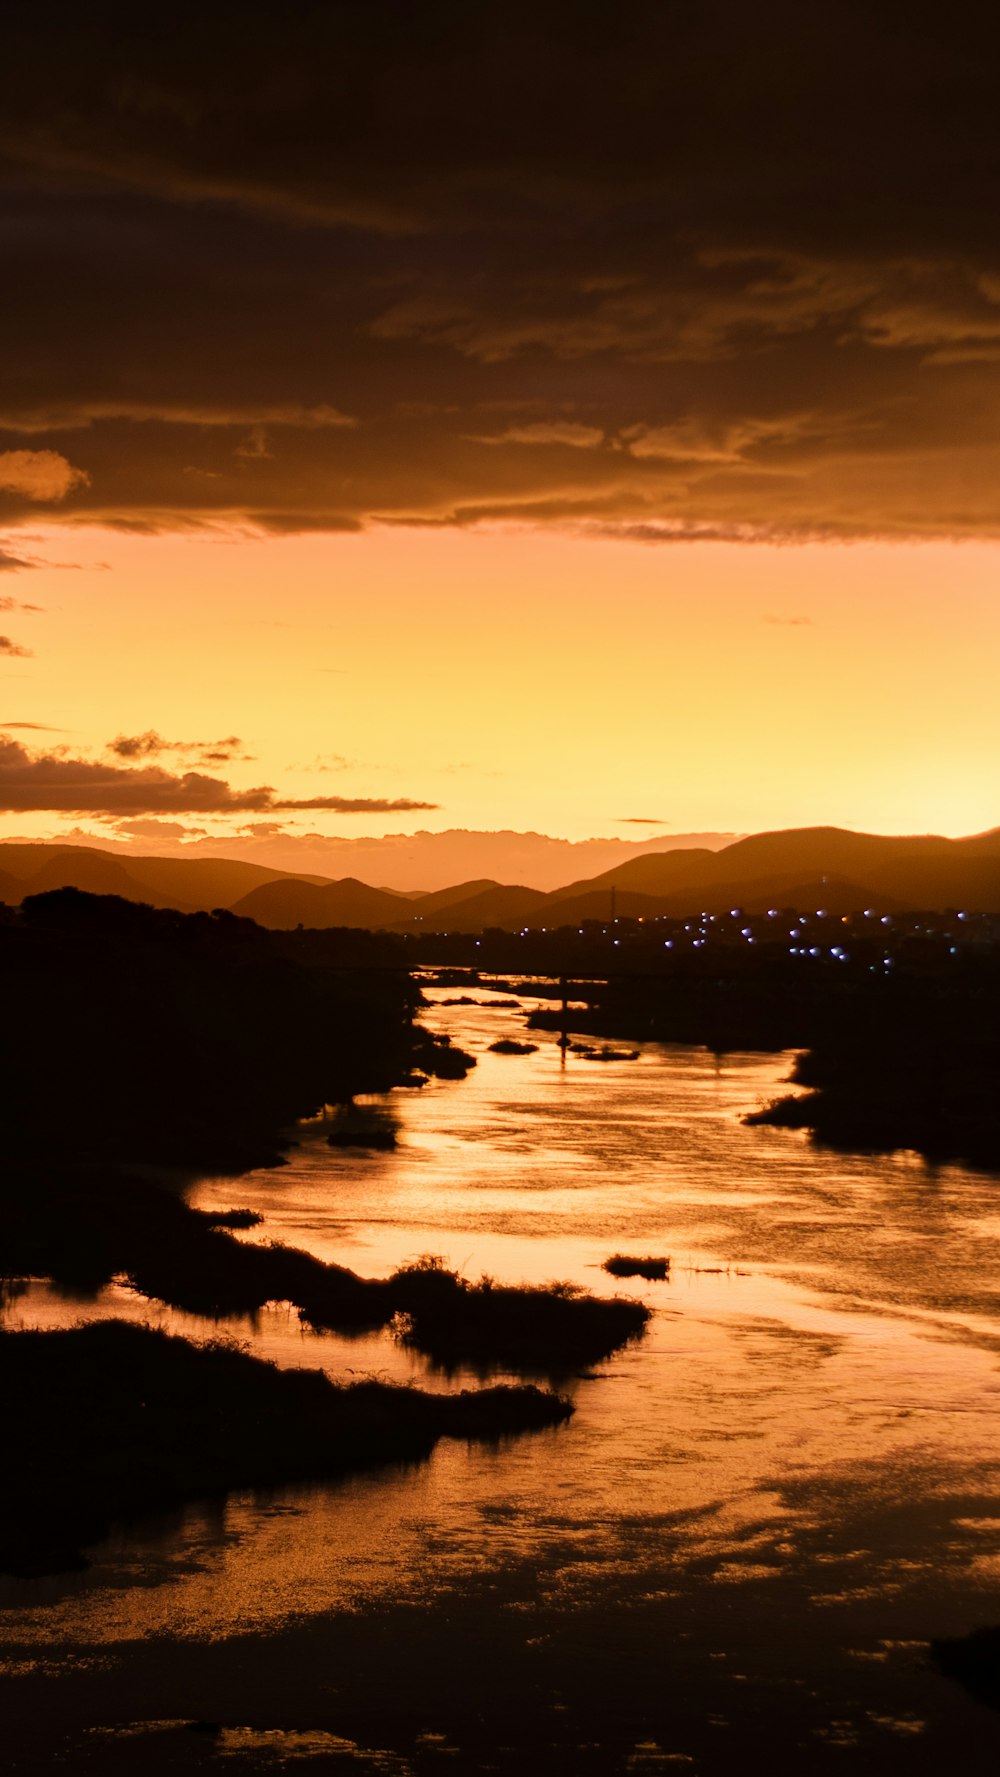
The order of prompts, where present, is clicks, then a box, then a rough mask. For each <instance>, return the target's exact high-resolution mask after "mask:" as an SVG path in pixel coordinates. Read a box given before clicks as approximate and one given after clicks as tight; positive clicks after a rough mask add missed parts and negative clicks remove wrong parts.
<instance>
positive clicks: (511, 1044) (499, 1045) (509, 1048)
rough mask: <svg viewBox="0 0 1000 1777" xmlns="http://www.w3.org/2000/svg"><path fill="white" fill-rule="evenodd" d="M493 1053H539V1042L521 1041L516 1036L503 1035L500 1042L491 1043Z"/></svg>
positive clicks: (490, 1050)
mask: <svg viewBox="0 0 1000 1777" xmlns="http://www.w3.org/2000/svg"><path fill="white" fill-rule="evenodd" d="M489 1052H490V1054H491V1055H537V1053H538V1044H537V1043H519V1042H518V1041H517V1039H516V1037H501V1038H500V1039H499V1041H498V1042H496V1043H491V1044H490V1048H489Z"/></svg>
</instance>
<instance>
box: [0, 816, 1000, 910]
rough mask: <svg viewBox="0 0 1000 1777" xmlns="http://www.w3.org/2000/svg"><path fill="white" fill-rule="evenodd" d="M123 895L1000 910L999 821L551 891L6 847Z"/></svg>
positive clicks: (588, 906)
mask: <svg viewBox="0 0 1000 1777" xmlns="http://www.w3.org/2000/svg"><path fill="white" fill-rule="evenodd" d="M54 888H80V889H86V890H89V891H90V892H91V893H93V894H115V895H120V896H121V897H122V898H123V899H125V900H129V901H143V902H146V903H147V904H149V905H151V906H153V907H172V908H175V909H177V910H178V911H180V912H189V911H191V910H200V911H211V910H212V909H213V908H216V907H226V908H229V909H230V910H231V911H232V912H234V913H237V914H239V915H241V916H244V917H246V918H248V919H254V920H256V921H257V922H258V924H260V925H263V926H268V927H270V928H272V929H274V930H281V929H289V930H290V929H293V928H294V927H296V926H300V925H302V926H309V927H314V928H317V929H326V928H329V927H333V926H353V927H366V928H368V929H371V930H374V931H378V930H386V931H397V932H421V931H423V932H428V931H453V932H460V933H468V932H478V931H483V930H486V929H488V928H490V927H500V928H503V929H506V930H512V931H513V930H517V929H519V928H520V927H522V926H528V925H530V926H533V927H538V926H548V927H557V926H560V925H574V924H580V923H582V922H583V921H584V920H595V919H596V920H608V919H610V918H612V917H617V918H619V919H653V918H655V917H657V915H667V916H672V917H675V918H676V917H680V916H686V915H688V914H690V913H700V912H708V913H717V912H723V911H727V910H728V909H729V908H730V907H742V908H745V909H746V911H747V912H748V913H751V912H757V911H760V910H762V909H765V908H767V907H769V906H779V907H786V906H787V907H801V908H803V909H806V908H810V907H812V908H817V907H826V908H828V909H829V911H830V912H831V913H833V912H837V913H848V912H852V911H854V910H856V909H858V908H860V907H865V906H871V907H874V908H876V909H877V910H878V911H880V912H891V911H893V910H899V911H906V910H911V911H913V910H916V909H927V910H931V909H942V910H943V909H945V908H948V907H952V908H967V909H968V910H970V911H974V912H985V913H1000V829H994V830H993V831H991V832H989V833H977V834H973V835H971V836H970V837H969V838H964V839H944V838H941V837H940V836H938V835H934V834H916V835H906V836H902V837H899V836H888V837H887V836H886V835H884V834H878V833H854V832H851V831H850V830H848V829H846V828H842V827H800V828H788V829H782V830H779V831H776V832H771V833H755V834H753V835H752V836H751V837H749V838H746V839H737V840H735V841H734V842H733V843H732V844H731V845H728V846H725V847H723V848H722V849H721V850H719V851H710V850H707V849H702V848H697V849H694V848H691V849H680V848H677V849H673V850H664V851H662V852H646V853H643V854H641V855H640V856H638V857H633V858H629V859H628V860H627V861H626V862H625V863H623V864H619V865H616V866H615V868H614V869H611V870H605V871H603V872H602V873H601V874H600V875H598V876H592V877H588V878H582V879H580V880H579V881H576V882H571V883H567V884H566V885H565V887H563V888H558V889H553V890H551V891H549V892H547V893H546V892H543V891H542V890H541V889H537V888H531V887H529V886H527V885H525V884H522V883H501V882H496V881H494V880H493V879H491V878H489V877H478V878H475V879H473V880H471V881H467V882H461V883H456V884H454V885H452V886H451V887H449V888H444V889H437V890H435V891H434V892H433V893H431V894H413V893H407V894H403V893H401V892H398V891H396V890H393V889H387V888H374V887H372V886H370V885H369V884H368V883H365V882H361V881H359V880H358V878H356V877H351V876H347V877H344V878H342V879H341V880H339V881H331V880H330V879H329V878H327V877H322V876H305V875H295V874H292V873H290V872H285V871H281V870H276V869H273V868H270V867H268V866H266V865H262V864H252V863H245V862H243V861H242V860H241V859H233V858H205V857H196V858H188V857H169V858H162V857H160V858H150V857H131V856H123V855H121V854H119V853H111V852H105V851H101V850H99V849H98V848H95V847H90V846H71V845H60V844H53V845H46V844H42V843H39V844H35V845H26V844H23V843H11V844H0V899H2V900H4V901H6V902H7V903H8V904H16V903H17V902H19V901H20V900H21V899H22V897H23V896H25V895H28V894H38V893H41V892H43V891H44V890H46V889H54Z"/></svg>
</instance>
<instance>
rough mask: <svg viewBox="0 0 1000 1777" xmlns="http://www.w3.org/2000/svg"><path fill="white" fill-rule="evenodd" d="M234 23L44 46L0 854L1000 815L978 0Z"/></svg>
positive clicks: (29, 239) (6, 576)
mask: <svg viewBox="0 0 1000 1777" xmlns="http://www.w3.org/2000/svg"><path fill="white" fill-rule="evenodd" d="M204 10H205V13H206V15H207V16H204V17H202V16H200V15H199V13H198V12H196V11H195V10H193V9H192V10H190V11H187V10H186V9H183V8H181V9H180V10H179V11H178V12H177V13H176V14H173V13H172V14H171V19H170V27H169V30H168V29H167V26H166V24H163V25H159V26H158V25H157V23H156V22H155V20H154V21H153V22H148V23H139V24H137V23H136V17H135V11H134V9H132V8H129V9H123V8H121V7H102V6H100V5H98V6H95V7H93V8H87V9H78V10H76V9H74V11H73V12H72V13H68V15H67V16H68V23H67V24H66V26H65V31H64V35H65V37H66V39H67V41H66V43H65V44H64V49H63V52H62V53H61V54H60V56H59V58H58V59H57V60H56V61H53V60H52V58H51V56H50V55H49V52H48V45H47V35H46V32H45V31H44V30H43V29H42V27H41V26H40V25H33V24H32V23H31V22H30V20H29V19H28V17H27V15H25V21H26V22H17V21H15V22H14V23H12V24H10V25H9V26H7V27H5V29H6V31H7V37H8V41H7V43H6V45H5V57H4V68H3V70H2V73H0V100H2V103H0V114H2V117H3V123H2V125H0V212H2V223H0V227H2V240H3V261H4V268H5V270H4V279H3V286H2V294H0V311H2V315H3V323H4V326H3V337H4V349H3V353H2V358H0V569H3V570H4V571H3V572H2V573H0V838H8V837H12V836H14V835H20V836H34V837H49V836H57V835H62V836H65V835H68V834H79V833H81V832H82V833H84V834H89V835H91V836H98V835H99V836H104V837H106V838H108V839H109V840H114V841H122V840H125V841H127V842H129V843H131V844H134V845H135V846H137V847H139V848H140V849H142V848H143V847H145V848H147V849H148V848H149V846H151V845H153V846H156V847H157V848H158V849H159V848H161V847H163V846H167V847H173V846H176V845H179V844H181V843H187V844H199V843H202V842H205V841H212V842H214V843H215V844H216V845H218V844H219V843H221V842H223V841H225V842H230V841H231V842H232V843H233V844H234V845H236V844H237V843H239V844H241V845H242V844H243V843H244V842H245V840H246V839H247V837H248V836H249V838H250V839H251V840H253V842H254V844H255V847H256V852H257V853H259V855H261V856H264V855H265V854H266V849H267V844H268V843H271V842H272V841H273V840H275V839H276V838H277V836H279V835H282V834H285V835H290V836H292V837H293V838H294V837H296V836H298V837H302V836H305V835H309V834H316V835H321V836H324V835H325V836H338V835H347V836H352V835H354V836H358V837H363V838H368V837H373V836H377V835H380V834H385V833H392V834H399V833H413V832H415V831H417V830H418V829H428V830H431V831H443V830H446V829H453V828H469V829H475V830H479V829H496V828H505V829H506V828H509V829H513V830H516V831H525V830H534V831H538V832H542V833H547V834H553V835H557V836H563V837H566V838H570V839H573V840H580V839H584V838H587V837H590V836H593V835H602V836H608V837H617V838H618V839H621V840H628V841H634V840H644V841H647V840H650V839H653V838H657V837H659V836H661V835H662V836H663V838H664V839H669V838H670V837H671V836H674V835H682V834H687V833H692V832H699V833H700V832H704V831H711V832H717V833H720V834H729V833H738V832H749V831H753V830H756V829H760V828H764V827H774V826H789V825H805V824H813V823H823V824H827V823H835V824H838V825H844V826H852V827H862V828H867V829H869V830H878V831H884V832H906V831H929V830H933V831H938V832H943V833H948V834H959V833H967V832H973V831H976V830H980V829H983V828H986V827H991V826H995V825H996V824H997V823H998V821H1000V804H998V802H997V796H996V780H997V769H996V768H997V759H998V751H1000V747H998V742H1000V700H998V699H997V697H996V694H995V688H994V679H995V662H996V659H997V656H998V643H1000V615H998V600H997V590H998V580H1000V576H998V569H1000V492H998V490H1000V245H998V242H997V239H996V231H995V229H993V230H991V231H990V232H989V233H984V230H983V217H984V216H988V215H991V214H992V211H993V209H994V208H995V193H996V191H997V189H1000V167H998V166H997V144H996V132H995V127H994V110H995V93H994V78H995V70H994V68H993V66H992V63H991V60H990V58H989V57H984V56H983V55H982V54H981V53H980V52H979V49H978V48H977V36H976V31H975V29H974V25H975V14H976V10H977V9H974V8H966V7H963V6H961V5H959V6H958V7H953V8H951V9H948V11H947V13H943V12H942V13H937V12H936V13H934V14H931V13H930V12H929V11H927V10H925V9H921V8H912V7H902V6H899V7H896V6H889V7H883V8H878V9H872V8H870V7H865V6H862V5H860V4H859V5H852V4H836V5H829V6H827V7H825V8H823V9H822V16H823V19H824V21H825V23H824V26H823V28H822V29H820V28H818V26H817V18H818V16H819V15H817V14H816V13H815V12H814V10H813V9H810V8H803V7H801V6H793V5H790V4H787V5H786V4H782V3H778V4H773V5H769V6H768V7H767V8H765V9H759V8H749V7H747V6H745V5H742V4H736V3H735V0H728V3H723V0H705V3H703V4H698V5H694V4H687V3H682V4H678V5H665V4H656V5H645V4H633V5H628V4H626V5H624V6H622V7H621V8H616V9H615V11H614V14H613V15H612V14H611V12H610V10H609V9H608V8H607V7H606V6H598V5H588V4H580V5H578V6H577V7H575V8H574V9H573V28H572V32H571V33H569V34H567V33H565V32H564V31H562V30H558V29H556V28H555V14H554V13H553V12H552V10H551V9H550V8H547V7H546V6H544V5H538V4H535V5H532V6H527V5H524V6H521V5H516V4H507V5H504V6H502V7H500V6H494V5H489V4H486V5H483V6H479V7H470V6H468V5H451V6H448V5H443V4H440V3H431V4H427V5H422V6H420V7H413V8H406V7H400V6H399V5H398V4H392V5H390V4H388V3H382V4H380V3H379V0H371V3H369V4H365V5H358V4H340V5H337V4H325V5H323V6H321V7H311V6H300V7H295V8H292V9H291V12H290V14H289V15H288V16H286V15H285V14H283V13H282V14H279V12H278V11H277V9H274V8H257V9H253V8H246V7H240V8H234V7H228V6H225V5H222V6H218V7H212V8H208V9H204ZM560 10H561V13H562V17H563V18H564V19H565V18H566V16H567V15H566V11H565V9H560ZM966 13H968V18H966V16H965V15H966ZM612 16H613V21H614V30H613V32H612V30H611V20H612ZM309 867H311V868H316V867H317V866H316V865H315V864H312V865H310V866H309ZM331 873H336V872H335V871H331ZM491 873H492V874H495V873H496V872H495V870H492V869H491Z"/></svg>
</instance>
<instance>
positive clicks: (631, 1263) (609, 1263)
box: [602, 1253, 670, 1283]
mask: <svg viewBox="0 0 1000 1777" xmlns="http://www.w3.org/2000/svg"><path fill="white" fill-rule="evenodd" d="M602 1270H604V1271H610V1273H611V1276H612V1277H645V1278H646V1279H647V1280H648V1281H649V1282H650V1283H662V1281H663V1279H664V1278H665V1277H666V1276H668V1275H669V1272H670V1260H669V1259H652V1258H645V1259H630V1258H628V1257H627V1255H626V1254H625V1253H614V1254H613V1256H612V1257H611V1258H610V1259H605V1261H604V1264H603V1266H602Z"/></svg>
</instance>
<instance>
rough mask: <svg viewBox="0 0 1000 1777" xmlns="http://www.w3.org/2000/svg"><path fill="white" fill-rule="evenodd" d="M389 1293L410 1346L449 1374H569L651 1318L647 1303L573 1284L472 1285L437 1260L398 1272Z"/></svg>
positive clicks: (602, 1354)
mask: <svg viewBox="0 0 1000 1777" xmlns="http://www.w3.org/2000/svg"><path fill="white" fill-rule="evenodd" d="M386 1288H387V1289H388V1291H389V1292H390V1294H391V1297H392V1300H393V1302H394V1304H395V1305H396V1309H397V1312H401V1313H402V1314H403V1316H404V1317H405V1320H404V1325H403V1330H402V1335H401V1336H402V1337H403V1339H404V1340H405V1341H406V1343H407V1344H410V1345H413V1346H415V1347H417V1349H418V1350H420V1351H422V1352H425V1353H426V1354H427V1356H429V1357H431V1358H433V1359H434V1360H435V1362H437V1363H439V1364H442V1365H443V1366H445V1367H446V1368H448V1367H457V1366H458V1365H459V1364H462V1363H469V1362H472V1363H477V1362H478V1363H504V1364H507V1365H509V1366H510V1367H511V1368H512V1369H517V1370H522V1371H525V1372H527V1373H528V1374H532V1373H534V1374H548V1375H559V1374H564V1373H568V1372H569V1371H570V1370H576V1369H578V1368H579V1367H580V1366H581V1365H582V1366H585V1365H588V1364H592V1363H598V1362H599V1361H600V1360H601V1359H602V1358H606V1357H610V1355H611V1353H612V1352H613V1351H617V1350H618V1348H619V1347H620V1346H622V1345H624V1344H626V1343H627V1342H628V1341H629V1340H630V1339H636V1338H638V1337H639V1335H640V1334H641V1333H642V1332H643V1330H644V1328H645V1326H646V1323H647V1321H648V1320H649V1318H650V1310H649V1309H648V1308H647V1307H646V1305H645V1303H643V1302H633V1301H627V1300H625V1299H623V1298H620V1297H615V1298H614V1299H612V1300H610V1301H609V1300H608V1299H607V1298H602V1297H599V1296H589V1295H586V1294H584V1293H583V1292H582V1291H580V1290H577V1289H576V1288H575V1287H574V1286H573V1285H572V1284H549V1285H547V1286H546V1287H544V1288H540V1289H539V1288H530V1287H528V1286H525V1285H521V1286H518V1285H513V1284H498V1283H495V1282H494V1281H493V1280H492V1279H491V1278H488V1277H486V1278H483V1279H481V1281H480V1282H479V1283H476V1284H473V1283H468V1282H466V1280H465V1279H464V1278H461V1277H458V1276H456V1275H455V1273H454V1272H452V1271H446V1270H445V1269H444V1267H443V1266H442V1265H441V1264H440V1263H439V1262H438V1261H436V1260H432V1259H431V1260H422V1261H421V1262H420V1263H418V1264H416V1265H410V1266H407V1267H405V1268H404V1269H403V1270H401V1271H397V1272H395V1274H394V1275H393V1276H392V1277H391V1278H390V1279H389V1281H388V1284H387V1286H386Z"/></svg>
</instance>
